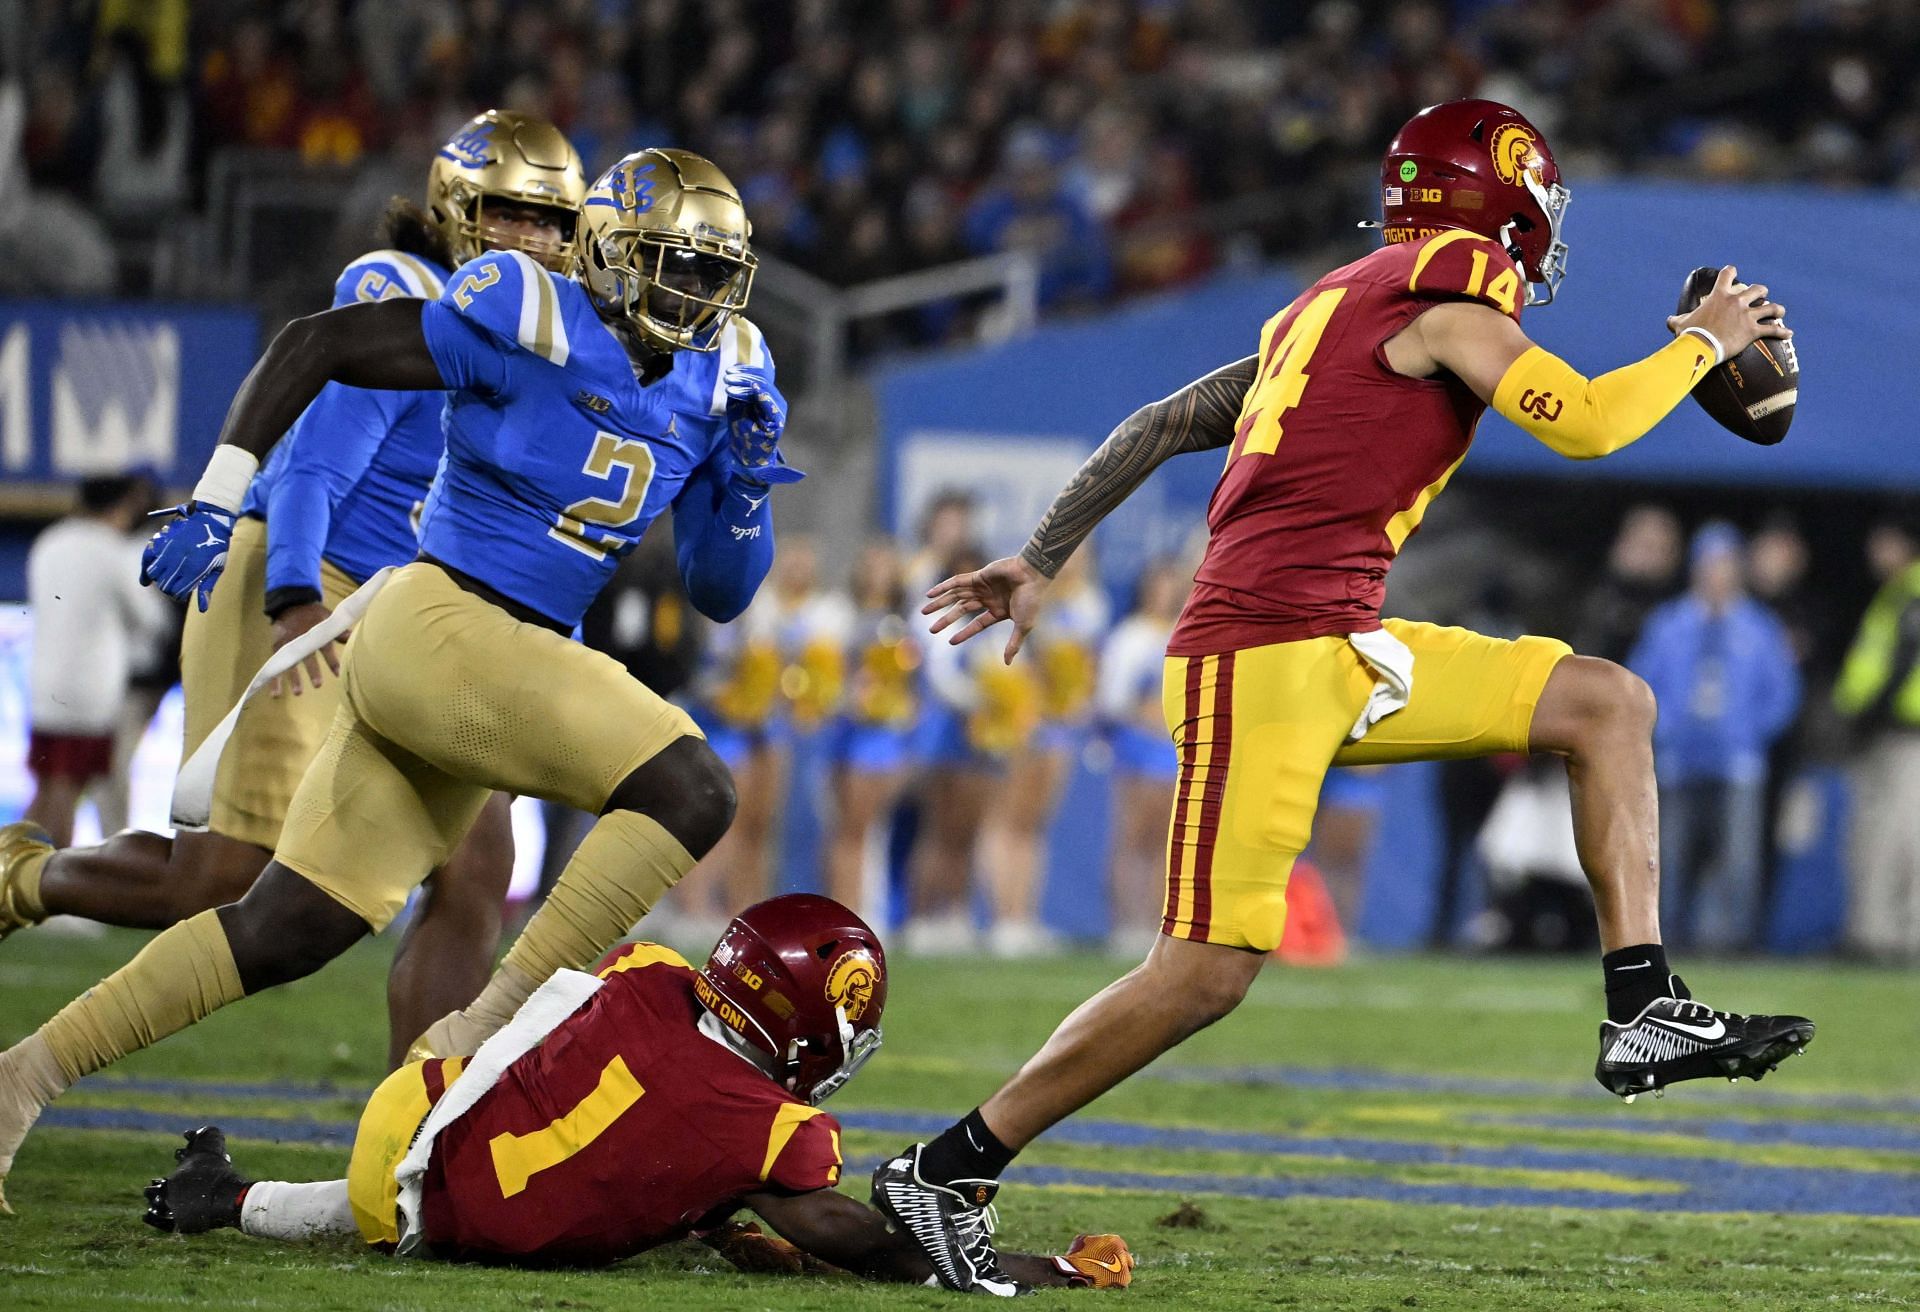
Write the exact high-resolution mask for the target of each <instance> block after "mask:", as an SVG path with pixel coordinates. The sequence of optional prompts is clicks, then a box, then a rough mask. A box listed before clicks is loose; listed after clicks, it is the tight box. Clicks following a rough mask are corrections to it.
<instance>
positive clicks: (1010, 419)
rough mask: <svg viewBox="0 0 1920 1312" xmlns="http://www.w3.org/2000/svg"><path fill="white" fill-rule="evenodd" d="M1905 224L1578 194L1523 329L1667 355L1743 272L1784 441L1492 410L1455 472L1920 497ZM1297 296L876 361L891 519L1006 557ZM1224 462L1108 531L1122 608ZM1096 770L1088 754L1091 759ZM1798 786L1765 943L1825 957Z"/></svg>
mask: <svg viewBox="0 0 1920 1312" xmlns="http://www.w3.org/2000/svg"><path fill="white" fill-rule="evenodd" d="M1916 223H1920V204H1915V203H1913V202H1910V201H1902V200H1893V199H1887V198H1882V197H1870V196H1857V195H1847V194H1840V193H1832V192H1822V191H1811V190H1803V189H1779V190H1763V189H1747V188H1731V187H1714V186H1703V185H1695V184H1688V183H1679V182H1675V183H1633V184H1589V185H1585V186H1581V187H1578V188H1576V191H1575V201H1574V205H1573V208H1572V210H1571V213H1570V215H1569V218H1568V223H1567V236H1568V240H1569V242H1570V244H1571V248H1572V263H1571V270H1572V272H1571V274H1570V275H1569V277H1568V279H1567V281H1566V282H1565V284H1564V286H1563V288H1562V291H1561V295H1560V297H1559V299H1558V300H1557V301H1556V302H1555V303H1554V304H1553V305H1552V306H1551V307H1547V308H1538V309H1534V310H1531V311H1529V312H1528V313H1527V315H1526V316H1525V324H1526V327H1527V329H1528V331H1529V333H1531V334H1532V335H1533V336H1534V337H1535V339H1536V340H1538V341H1539V342H1541V343H1542V344H1543V345H1545V346H1547V347H1549V348H1550V349H1552V350H1554V351H1557V352H1559V353H1560V354H1562V355H1563V356H1565V357H1566V358H1567V359H1568V360H1570V361H1571V362H1573V363H1574V364H1575V365H1576V366H1577V367H1579V368H1582V369H1584V370H1586V371H1588V372H1590V373H1599V372H1603V371H1604V370H1606V369H1608V368H1611V367H1614V366H1616V365H1619V364H1624V363H1626V362H1628V361H1629V360H1631V359H1635V358H1637V357H1639V356H1640V355H1643V354H1645V353H1647V352H1648V351H1651V350H1653V349H1655V348H1656V347H1657V346H1658V345H1659V344H1660V342H1661V341H1662V340H1663V339H1664V338H1665V328H1664V326H1663V320H1664V317H1665V316H1666V315H1667V314H1669V313H1671V312H1672V310H1673V306H1674V301H1675V299H1676V297H1677V296H1678V293H1679V288H1680V284H1681V282H1682V280H1683V279H1684V277H1685V275H1686V273H1687V271H1688V270H1689V269H1692V268H1694V267H1695V266H1697V265H1703V264H1709V265H1712V264H1724V263H1733V264H1736V265H1737V266H1739V268H1740V269H1741V272H1742V276H1744V277H1747V278H1749V279H1762V280H1765V281H1766V282H1767V283H1768V285H1769V286H1770V287H1771V288H1772V290H1773V293H1774V295H1775V296H1777V297H1778V298H1779V299H1781V300H1782V301H1783V302H1785V303H1786V304H1787V305H1788V307H1789V319H1790V322H1791V323H1792V324H1793V326H1794V329H1795V332H1796V334H1797V337H1798V341H1797V344H1798V346H1799V348H1800V354H1801V358H1802V361H1803V365H1804V367H1805V368H1806V369H1807V371H1808V375H1809V376H1808V379H1807V381H1806V389H1805V391H1804V393H1803V395H1802V397H1801V403H1800V407H1799V413H1798V415H1797V417H1796V420H1795V426H1794V430H1793V435H1792V437H1791V438H1790V439H1789V440H1788V441H1787V442H1786V443H1784V444H1782V445H1780V446H1778V447H1773V448H1758V447H1753V446H1749V445H1747V444H1745V443H1742V442H1740V441H1738V440H1737V439H1735V438H1733V437H1731V436H1730V435H1729V434H1727V433H1725V432H1724V431H1722V430H1721V429H1719V428H1718V427H1716V426H1715V425H1714V424H1713V423H1712V422H1711V421H1710V420H1708V419H1707V418H1706V416H1705V415H1704V414H1702V413H1700V412H1699V410H1698V409H1697V407H1694V406H1691V405H1687V406H1683V407H1682V408H1681V409H1680V410H1679V411H1678V412H1676V413H1675V415H1674V416H1673V418H1671V419H1670V420H1668V421H1667V422H1666V423H1664V424H1663V425H1662V426H1661V427H1660V428H1659V429H1658V430H1657V432H1656V433H1655V434H1654V435H1653V436H1651V437H1649V438H1648V439H1647V440H1645V441H1642V442H1640V443H1639V444H1637V445H1636V446H1634V447H1632V448H1630V449H1629V450H1627V451H1625V452H1622V453H1620V454H1619V455H1616V456H1614V457H1612V458H1609V459H1607V460H1604V461H1597V462H1586V463H1580V464H1576V463H1573V462H1569V461H1565V460H1562V459H1560V458H1559V457H1556V456H1554V455H1553V454H1552V453H1551V452H1549V451H1547V450H1546V449H1545V448H1544V447H1541V446H1539V445H1538V444H1537V443H1535V442H1533V441H1532V440H1531V439H1530V438H1528V437H1526V436H1525V435H1524V434H1522V433H1521V432H1520V431H1519V430H1517V429H1515V428H1513V427H1512V426H1511V425H1509V424H1507V423H1506V422H1505V421H1504V420H1501V419H1499V418H1498V417H1497V416H1489V418H1488V419H1487V421H1486V422H1485V423H1484V424H1483V425H1482V426H1481V430H1480V434H1479V436H1478V439H1477V440H1476V442H1475V447H1474V452H1473V454H1472V455H1471V456H1470V457H1469V459H1468V466H1467V468H1468V469H1469V471H1473V470H1477V471H1480V472H1483V473H1500V474H1522V475H1526V474H1532V475H1550V476H1553V477H1556V478H1560V479H1565V480H1567V481H1569V482H1570V483H1571V482H1573V481H1576V480H1584V479H1605V480H1630V481H1634V482H1638V483H1669V484H1705V485H1753V486H1765V485H1773V486H1789V487H1795V488H1808V487H1834V488H1856V489H1869V490H1884V491H1911V490H1920V440H1917V439H1920V434H1917V433H1916V431H1915V428H1916V418H1917V417H1920V375H1917V374H1916V371H1915V370H1914V368H1913V366H1912V364H1911V363H1910V357H1911V351H1912V345H1911V344H1912V343H1913V342H1914V341H1915V340H1917V339H1920V272H1916V270H1915V268H1914V265H1913V262H1912V261H1911V260H1909V259H1908V258H1907V257H1906V254H1905V252H1906V250H1907V248H1908V246H1909V245H1910V243H1911V240H1912V237H1913V233H1914V231H1915V227H1916ZM1302 286H1303V283H1302V282H1301V281H1300V280H1299V279H1298V278H1295V277H1293V276H1290V275H1288V274H1286V273H1279V272H1262V273H1259V274H1254V275H1246V274H1232V275H1228V276H1224V277H1222V278H1220V279H1217V280H1216V281H1214V282H1212V283H1210V284H1208V285H1205V286H1202V287H1200V288H1197V289H1194V290H1191V291H1185V292H1181V293H1178V294H1174V295H1169V296H1166V297H1163V298H1158V299H1154V300H1149V301H1146V302H1144V303H1139V304H1135V305H1131V306H1128V307H1127V308H1125V309H1123V310H1121V311H1119V312H1118V313H1115V314H1112V315H1106V316H1102V317H1100V318H1097V319H1089V320H1085V321H1080V322H1071V323H1062V324H1056V325H1051V326H1048V327H1046V328H1043V329H1042V330H1041V331H1040V332H1038V333H1037V334H1035V335H1033V336H1031V337H1028V338H1024V339H1021V340H1019V341H1013V342H1007V343H1003V344H1000V345H997V346H992V347H986V348H980V349H969V350H962V351H957V352H952V353H945V354H941V355H938V356H933V357H927V358H921V359H916V360H912V361H909V362H903V363H898V364H895V365H892V366H890V367H887V368H884V369H882V370H880V371H879V372H878V374H877V376H876V378H875V387H876V393H877V397H878V402H879V410H880V419H881V429H882V435H883V447H882V468H881V474H880V479H881V486H880V503H881V505H882V507H883V515H884V518H885V520H886V522H887V523H888V524H889V525H891V527H892V528H893V530H894V531H895V532H899V533H902V534H910V533H911V532H912V530H913V526H914V524H915V522H916V520H917V518H918V512H919V509H920V508H921V507H922V506H923V505H924V503H925V502H926V500H927V499H928V498H929V497H930V496H932V495H933V494H935V493H936V492H938V491H939V490H941V489H942V488H945V487H952V486H960V487H966V488H968V489H970V490H972V491H973V492H974V493H975V494H976V495H977V497H978V498H979V503H980V506H981V511H982V521H983V528H984V531H985V534H986V536H987V537H988V539H989V540H988V543H987V545H988V546H989V547H990V548H991V549H993V550H995V551H1001V552H1004V551H1010V550H1012V549H1014V548H1015V547H1017V546H1018V544H1019V542H1020V541H1021V540H1023V539H1024V537H1025V534H1026V532H1027V531H1028V529H1029V528H1030V526H1031V525H1032V523H1033V521H1034V519H1035V518H1036V517H1037V515H1038V513H1039V510H1040V509H1041V508H1043V507H1044V505H1045V503H1046V501H1047V500H1048V499H1049V498H1050V497H1051V495H1052V493H1053V491H1054V490H1055V489H1057V487H1058V486H1059V484H1060V482H1061V481H1062V480H1063V479H1064V477H1065V476H1066V474H1068V473H1070V472H1071V471H1072V469H1073V468H1075V467H1076V466H1077V465H1078V463H1079V461H1080V460H1081V459H1082V458H1084V456H1085V455H1086V453H1087V452H1088V451H1090V450H1092V448H1093V447H1094V446H1095V445H1096V444H1097V443H1098V442H1099V441H1100V439H1101V438H1102V437H1103V436H1104V435H1105V434H1106V432H1107V431H1108V430H1109V429H1111V427H1112V426H1113V425H1114V424H1115V423H1117V422H1118V421H1119V420H1120V419H1122V418H1124V417H1125V416H1126V414H1127V413H1128V412H1130V411H1131V410H1132V409H1134V408H1135V407H1137V406H1139V405H1141V404H1143V403H1144V402H1147V401H1149V400H1152V399H1154V398H1156V397H1159V396H1162V395H1164V394H1166V393H1168V392H1170V391H1173V390H1174V389H1176V388H1178V387H1180V386H1181V385H1183V384H1184V383H1186V382H1187V381H1189V380H1190V379H1192V378H1194V377H1197V376H1198V375H1200V374H1202V373H1205V372H1207V371H1208V370H1210V369H1213V368H1216V367H1218V366H1219V365H1221V364H1223V363H1225V362H1227V361H1230V360H1233V359H1237V358H1239V357H1240V356H1243V355H1246V354H1248V353H1250V352H1251V351H1253V350H1254V349H1255V347H1256V345H1257V342H1258V336H1259V331H1260V326H1261V324H1262V323H1263V322H1264V321H1265V320H1266V319H1267V318H1269V317H1270V316H1272V315H1273V314H1274V313H1276V312H1277V311H1279V310H1280V309H1282V308H1283V307H1284V306H1286V305H1287V304H1288V302H1290V301H1291V300H1292V298H1293V297H1294V296H1295V295H1297V294H1298V293H1299V292H1300V290H1301V289H1302ZM1217 472H1218V460H1217V459H1215V458H1213V457H1191V458H1188V459H1185V460H1179V461H1175V462H1173V463H1172V464H1170V465H1168V466H1166V467H1165V468H1163V469H1162V470H1161V471H1160V472H1159V473H1158V474H1156V475H1155V476H1154V477H1153V478H1152V479H1151V480H1150V481H1149V482H1148V484H1147V485H1146V486H1145V487H1143V488H1142V489H1141V491H1140V493H1139V494H1137V495H1136V497H1135V498H1134V499H1133V500H1132V501H1130V502H1129V503H1128V505H1127V506H1125V507H1123V508H1122V510H1121V511H1120V512H1118V513H1117V514H1116V515H1115V516H1114V517H1113V519H1112V520H1111V521H1110V522H1109V524H1108V525H1107V526H1105V527H1104V528H1103V529H1102V530H1101V533H1100V535H1099V537H1098V538H1097V539H1096V546H1097V548H1098V550H1099V553H1100V561H1101V569H1102V573H1103V575H1104V577H1105V579H1106V581H1107V583H1108V585H1109V586H1110V587H1111V588H1113V589H1114V591H1115V593H1116V597H1118V596H1119V595H1122V594H1123V593H1124V591H1125V588H1126V585H1127V582H1128V580H1130V579H1131V578H1132V576H1133V575H1134V574H1135V573H1136V572H1137V571H1138V569H1139V567H1140V566H1141V565H1143V564H1145V563H1146V562H1147V561H1148V560H1150V559H1152V558H1153V557H1155V556H1157V555H1161V554H1166V553H1169V552H1173V551H1176V550H1178V548H1179V546H1180V543H1181V540H1182V539H1183V537H1184V536H1185V534H1186V533H1188V532H1190V531H1191V530H1192V528H1193V526H1194V525H1196V524H1199V523H1200V522H1202V520H1203V517H1204V511H1205V505H1206V499H1207V496H1208V493H1209V492H1210V491H1211V488H1212V485H1213V481H1214V477H1215V475H1216V474H1217ZM1089 759H1091V760H1093V761H1094V762H1095V763H1096V764H1097V759H1098V758H1097V753H1096V754H1093V755H1092V756H1091V757H1090V758H1089ZM1805 782H1806V786H1807V787H1808V788H1809V789H1811V790H1812V796H1813V797H1815V798H1816V799H1817V800H1818V801H1819V803H1820V805H1819V807H1818V810H1817V814H1818V815H1819V816H1820V817H1821V820H1820V822H1819V823H1818V824H1817V825H1816V826H1815V830H1816V832H1814V833H1812V834H1809V835H1807V836H1806V837H1805V841H1804V846H1802V847H1800V848H1796V849H1795V850H1792V851H1790V852H1788V853H1787V854H1786V855H1785V857H1784V860H1783V866H1782V869H1781V871H1780V872H1779V880H1778V882H1779V887H1780V893H1779V907H1780V911H1781V914H1779V915H1778V917H1777V923H1776V924H1775V926H1774V927H1773V931H1772V932H1771V933H1770V936H1769V937H1770V939H1771V941H1772V942H1773V943H1774V944H1775V946H1777V947H1780V948H1782V949H1809V948H1815V947H1820V946H1823V945H1825V944H1826V943H1828V942H1829V941H1831V939H1832V937H1833V934H1834V933H1835V931H1836V930H1837V924H1838V920H1837V917H1838V915H1839V907H1838V897H1839V892H1838V890H1839V889H1840V888H1841V887H1842V882H1843V881H1842V880H1841V879H1840V878H1839V875H1840V871H1839V870H1838V868H1837V867H1838V862H1839V859H1840V858H1839V851H1840V842H1839V839H1840V835H1841V833H1842V822H1843V818H1844V811H1845V804H1846V798H1845V789H1844V786H1843V785H1842V783H1841V781H1840V780H1839V779H1838V778H1836V777H1835V776H1833V775H1831V774H1827V775H1822V776H1817V777H1814V778H1811V779H1809V780H1807V781H1805ZM1105 792H1106V782H1105V779H1104V777H1103V776H1102V775H1100V774H1099V773H1098V771H1097V770H1096V769H1090V768H1087V766H1086V764H1085V763H1084V762H1083V767H1082V769H1081V770H1080V771H1079V772H1078V774H1077V775H1076V777H1075V779H1074V781H1073V784H1072V787H1071V789H1070V792H1069V795H1068V797H1067V801H1066V804H1065V805H1064V806H1063V808H1062V811H1061V814H1060V818H1059V822H1058V824H1057V825H1056V828H1055V834H1054V837H1055V842H1054V854H1055V855H1054V861H1053V867H1052V869H1051V871H1050V872H1049V884H1048V889H1047V894H1046V900H1045V908H1046V912H1047V915H1048V917H1049V919H1050V921H1051V922H1052V923H1053V924H1054V925H1055V926H1056V927H1058V928H1060V929H1062V930H1065V931H1067V932H1069V933H1074V934H1080V935H1094V934H1098V933H1100V932H1102V930H1103V929H1104V916H1105V906H1104V897H1103V896H1102V893H1103V881H1104V864H1103V862H1102V860H1100V859H1099V854H1103V853H1104V852H1105V851H1106V846H1107V839H1106V801H1105ZM1432 793H1433V777H1432V774H1431V772H1430V771H1429V770H1427V769H1424V768H1422V767H1404V768H1401V769H1397V770H1393V771H1390V772H1388V778H1387V782H1386V796H1385V799H1384V806H1383V813H1382V814H1383V820H1382V824H1381V830H1380V833H1379V835H1378V838H1377V841H1376V843H1375V849H1374V862H1373V869H1372V871H1371V872H1370V875H1369V890H1368V902H1367V907H1366V911H1365V913H1364V915H1363V924H1362V929H1363V932H1364V933H1365V935H1366V937H1368V938H1369V939H1370V940H1372V941H1373V942H1374V943H1376V944H1378V945H1381V946H1406V945H1411V944H1414V943H1417V942H1419V941H1421V939H1422V938H1423V936H1424V934H1425V931H1426V928H1427V924H1428V921H1429V919H1430V918H1431V915H1432V907H1433V900H1432V895H1431V889H1432V886H1433V882H1434V876H1435V873H1436V867H1437V862H1438V857H1439V853H1438V850H1437V833H1438V825H1437V823H1436V810H1435V806H1434V802H1433V798H1432ZM805 809H807V808H794V810H795V811H800V810H805ZM789 852H790V853H791V854H792V855H793V858H794V859H793V861H792V862H791V863H790V866H789V870H788V875H789V878H791V879H793V880H795V881H799V880H804V879H805V878H806V877H807V871H806V869H805V861H806V858H805V849H804V847H800V848H796V847H795V846H794V845H791V844H790V846H789ZM1089 854H1093V855H1092V857H1091V858H1090V856H1089Z"/></svg>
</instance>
